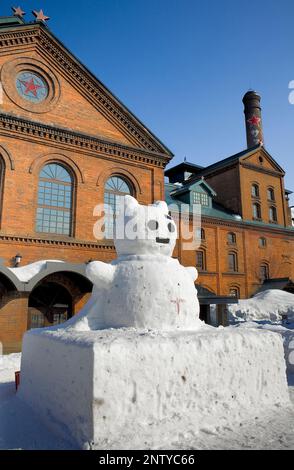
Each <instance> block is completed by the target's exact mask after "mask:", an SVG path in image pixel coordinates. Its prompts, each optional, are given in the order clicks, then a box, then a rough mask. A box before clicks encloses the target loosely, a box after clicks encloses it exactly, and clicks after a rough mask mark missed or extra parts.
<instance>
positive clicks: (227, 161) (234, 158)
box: [165, 144, 285, 185]
mask: <svg viewBox="0 0 294 470" xmlns="http://www.w3.org/2000/svg"><path fill="white" fill-rule="evenodd" d="M258 149H262V150H263V151H264V152H265V153H266V154H267V155H268V157H269V158H270V159H271V160H272V161H273V162H274V163H275V165H276V166H277V167H278V168H279V170H280V171H281V173H283V174H284V173H285V172H284V170H283V169H282V168H281V167H280V165H279V164H278V163H277V162H276V161H275V160H274V158H273V157H272V156H271V155H270V154H269V153H268V151H267V150H266V149H265V148H264V147H262V146H260V145H259V144H258V145H255V146H254V147H251V148H249V149H245V150H242V152H239V153H236V154H234V155H231V156H230V157H227V158H224V159H223V160H219V161H218V162H216V163H213V164H211V165H209V166H206V167H202V168H201V167H200V166H199V165H194V164H193V163H188V162H185V163H184V164H186V165H190V166H191V168H193V165H194V168H195V169H196V168H198V169H199V171H197V174H195V175H191V176H190V178H188V179H187V180H186V181H184V182H183V185H186V184H187V185H189V184H191V182H193V181H194V180H196V179H198V178H199V177H200V176H207V175H209V174H211V173H213V172H214V171H216V170H219V169H221V168H225V167H227V166H230V165H233V164H234V163H237V162H238V161H239V160H240V158H242V157H245V156H247V155H250V154H251V153H254V152H255V151H256V150H258ZM179 166H180V165H177V166H176V167H173V168H178V167H179ZM173 168H170V169H169V170H167V171H168V172H169V173H167V172H165V174H166V175H167V176H168V175H170V174H172V173H171V171H172V170H173ZM194 173H196V172H195V170H194Z"/></svg>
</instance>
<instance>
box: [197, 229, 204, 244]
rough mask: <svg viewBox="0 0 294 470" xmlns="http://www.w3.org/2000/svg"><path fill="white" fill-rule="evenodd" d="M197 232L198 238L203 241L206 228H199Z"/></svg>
mask: <svg viewBox="0 0 294 470" xmlns="http://www.w3.org/2000/svg"><path fill="white" fill-rule="evenodd" d="M196 233H197V238H198V240H201V241H203V240H205V230H204V228H198V229H197V231H196Z"/></svg>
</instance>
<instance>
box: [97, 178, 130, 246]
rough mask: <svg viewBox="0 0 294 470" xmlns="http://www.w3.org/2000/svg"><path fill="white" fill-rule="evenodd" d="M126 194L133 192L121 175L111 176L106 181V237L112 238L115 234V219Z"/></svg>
mask: <svg viewBox="0 0 294 470" xmlns="http://www.w3.org/2000/svg"><path fill="white" fill-rule="evenodd" d="M126 194H130V195H132V194H133V191H132V189H131V185H130V184H129V183H128V182H127V181H126V180H125V179H123V178H121V177H120V176H111V177H110V178H109V179H108V180H107V181H106V183H105V189H104V210H105V232H104V234H105V238H108V239H112V238H113V235H114V220H115V217H116V216H117V215H118V210H119V202H120V199H121V197H123V196H125V195H126Z"/></svg>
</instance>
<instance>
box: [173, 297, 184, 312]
mask: <svg viewBox="0 0 294 470" xmlns="http://www.w3.org/2000/svg"><path fill="white" fill-rule="evenodd" d="M182 302H185V300H184V299H179V298H177V299H176V300H171V303H172V304H176V306H177V314H178V315H179V314H180V308H181V303H182Z"/></svg>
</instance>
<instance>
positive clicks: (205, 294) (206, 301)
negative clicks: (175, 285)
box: [196, 284, 238, 305]
mask: <svg viewBox="0 0 294 470" xmlns="http://www.w3.org/2000/svg"><path fill="white" fill-rule="evenodd" d="M196 289H197V295H198V299H199V303H200V304H202V305H217V304H220V305H226V304H236V303H237V302H238V299H237V298H236V297H230V296H224V295H216V294H214V293H213V292H211V291H210V290H208V289H206V288H205V287H202V286H201V285H199V284H196Z"/></svg>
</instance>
